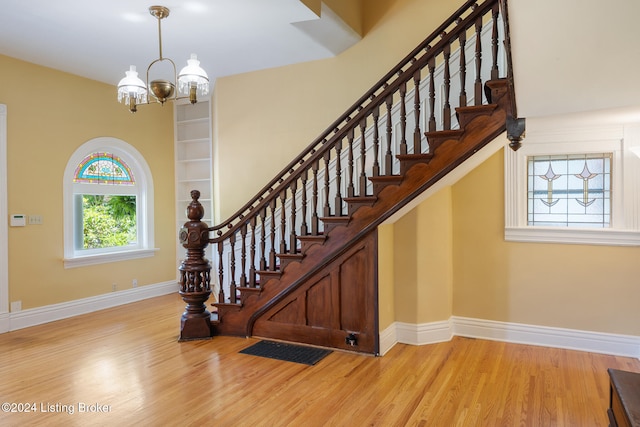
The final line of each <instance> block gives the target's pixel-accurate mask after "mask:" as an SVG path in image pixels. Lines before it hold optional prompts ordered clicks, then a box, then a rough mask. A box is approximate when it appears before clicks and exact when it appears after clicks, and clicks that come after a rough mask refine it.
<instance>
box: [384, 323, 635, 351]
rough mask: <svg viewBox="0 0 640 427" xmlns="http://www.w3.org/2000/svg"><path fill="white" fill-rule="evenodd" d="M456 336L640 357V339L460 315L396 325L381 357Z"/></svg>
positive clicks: (387, 335)
mask: <svg viewBox="0 0 640 427" xmlns="http://www.w3.org/2000/svg"><path fill="white" fill-rule="evenodd" d="M453 336H462V337H468V338H480V339H486V340H493V341H502V342H510V343H517V344H528V345H538V346H543V347H555V348H566V349H570V350H579V351H588V352H591V353H603V354H611V355H616V356H625V357H635V358H640V336H635V335H619V334H607V333H602V332H591V331H581V330H576V329H565V328H553V327H548V326H537V325H525V324H521V323H509V322H497V321H493V320H483V319H473V318H468V317H458V316H452V317H451V318H450V319H449V320H448V321H441V322H433V323H423V324H411V323H402V322H395V323H393V324H392V325H391V326H389V327H388V328H387V329H385V330H384V331H382V332H381V333H380V354H381V355H384V354H385V353H386V352H387V351H389V350H390V349H391V348H392V347H393V346H394V345H395V344H396V343H403V344H411V345H425V344H434V343H437V342H442V341H448V340H450V339H451V338H452V337H453Z"/></svg>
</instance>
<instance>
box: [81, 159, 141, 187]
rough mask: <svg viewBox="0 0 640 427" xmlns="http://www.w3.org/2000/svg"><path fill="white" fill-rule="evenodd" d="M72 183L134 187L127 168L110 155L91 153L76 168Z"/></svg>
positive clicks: (131, 175) (123, 163)
mask: <svg viewBox="0 0 640 427" xmlns="http://www.w3.org/2000/svg"><path fill="white" fill-rule="evenodd" d="M73 182H78V183H89V184H120V185H134V184H135V180H134V177H133V174H132V173H131V169H130V168H129V166H128V165H127V164H126V163H125V162H124V161H123V160H122V159H121V158H120V157H118V156H115V155H113V154H111V153H93V154H90V155H88V156H87V157H85V158H84V159H83V160H82V162H80V164H79V165H78V167H77V168H76V171H75V173H74V178H73Z"/></svg>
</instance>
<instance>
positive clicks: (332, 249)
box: [216, 80, 510, 336]
mask: <svg viewBox="0 0 640 427" xmlns="http://www.w3.org/2000/svg"><path fill="white" fill-rule="evenodd" d="M487 84H488V85H489V86H490V88H492V91H493V94H494V96H493V98H494V99H493V102H494V103H495V104H497V106H496V108H494V109H493V110H492V111H491V113H490V114H486V115H478V116H476V117H473V118H472V119H471V120H470V121H469V122H468V123H466V125H465V128H464V129H463V130H462V132H461V133H459V134H458V135H456V136H455V137H452V139H447V140H445V141H443V142H440V141H439V142H438V146H437V147H435V149H434V150H433V153H434V156H433V158H431V159H430V160H429V161H428V163H418V164H415V165H413V166H412V167H410V168H409V169H408V170H407V171H406V173H405V174H404V176H403V177H402V180H401V181H399V184H392V185H387V186H384V187H383V188H382V189H381V190H380V191H379V192H378V194H376V197H377V199H376V201H375V203H374V204H373V205H372V206H362V207H360V208H359V209H357V210H356V211H355V212H354V213H353V214H352V215H351V217H350V218H349V221H348V223H347V224H346V225H340V226H337V227H335V228H332V229H331V231H330V232H329V233H328V234H327V235H326V240H325V241H324V243H322V244H314V245H312V246H311V247H309V249H308V250H307V252H306V253H305V256H304V258H302V259H301V260H300V261H299V262H298V261H296V262H291V263H290V264H288V265H287V266H286V268H284V270H283V271H282V275H280V277H278V278H275V277H274V278H270V279H269V280H268V281H266V282H264V281H262V283H261V292H259V293H252V294H250V295H247V296H246V298H245V299H244V300H243V301H242V305H241V306H240V305H237V306H235V307H233V308H230V307H225V309H224V311H221V313H220V319H219V323H218V324H217V325H216V332H217V333H219V334H222V335H236V336H251V335H252V333H253V326H254V324H255V322H256V320H257V319H259V318H260V317H261V316H262V315H264V314H265V313H267V312H268V311H269V310H270V309H271V308H272V307H274V306H275V305H276V304H278V303H279V302H281V301H282V300H283V299H284V298H286V297H287V296H289V295H290V294H291V293H292V292H294V291H295V290H296V289H298V288H300V287H302V286H305V283H306V281H307V280H309V278H311V277H312V276H313V275H315V274H316V273H318V272H319V271H321V270H322V269H323V268H327V267H328V266H330V265H331V263H332V262H333V261H334V260H336V259H338V258H339V256H340V255H341V254H343V253H344V252H345V251H346V250H347V249H348V248H350V247H351V246H353V245H354V244H355V243H356V242H357V241H358V240H360V239H362V238H363V237H364V236H366V235H367V234H368V233H370V232H372V230H375V228H376V227H377V226H378V225H380V224H381V223H383V222H384V221H386V220H387V219H388V218H390V217H391V216H392V215H393V214H394V213H396V212H398V211H399V210H400V209H402V208H403V207H404V206H406V205H407V204H408V203H410V202H411V201H412V200H413V199H415V198H416V197H418V196H419V195H420V194H422V193H423V192H424V191H426V190H427V189H429V188H430V187H431V186H432V185H434V184H435V183H436V182H438V181H439V180H440V179H441V178H443V177H444V176H446V175H447V174H448V173H449V172H450V171H452V170H453V169H455V168H456V167H457V166H458V165H460V164H461V163H463V162H464V161H465V160H466V159H468V158H469V157H471V156H472V155H473V154H474V153H475V152H477V151H478V150H480V149H481V148H482V147H483V146H485V145H486V144H488V143H489V142H491V141H493V140H494V139H495V138H496V137H497V136H499V135H500V134H501V133H502V132H504V131H505V123H506V118H507V111H510V108H509V107H510V105H509V99H510V97H509V96H508V94H507V93H506V90H507V86H506V82H505V81H504V80H497V81H493V82H488V83H487ZM225 306H228V305H227V304H225ZM220 308H222V307H220Z"/></svg>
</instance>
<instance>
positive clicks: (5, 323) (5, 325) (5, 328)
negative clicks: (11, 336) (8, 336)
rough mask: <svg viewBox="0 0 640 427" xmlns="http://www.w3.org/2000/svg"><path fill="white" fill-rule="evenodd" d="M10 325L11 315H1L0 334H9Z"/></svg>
mask: <svg viewBox="0 0 640 427" xmlns="http://www.w3.org/2000/svg"><path fill="white" fill-rule="evenodd" d="M10 324H11V322H10V321H9V313H2V314H0V334H4V333H5V332H9V326H10Z"/></svg>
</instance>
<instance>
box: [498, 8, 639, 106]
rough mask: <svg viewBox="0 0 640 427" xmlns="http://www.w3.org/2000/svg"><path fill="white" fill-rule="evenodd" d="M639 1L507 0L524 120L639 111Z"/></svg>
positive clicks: (516, 78)
mask: <svg viewBox="0 0 640 427" xmlns="http://www.w3.org/2000/svg"><path fill="white" fill-rule="evenodd" d="M639 19H640V0H606V1H604V0H509V21H510V25H511V33H512V55H513V63H514V79H515V87H516V96H517V104H518V115H519V116H521V117H536V116H548V115H556V114H562V113H572V112H582V111H594V110H602V109H611V108H621V107H624V108H630V107H631V108H635V107H638V106H640V21H639Z"/></svg>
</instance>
